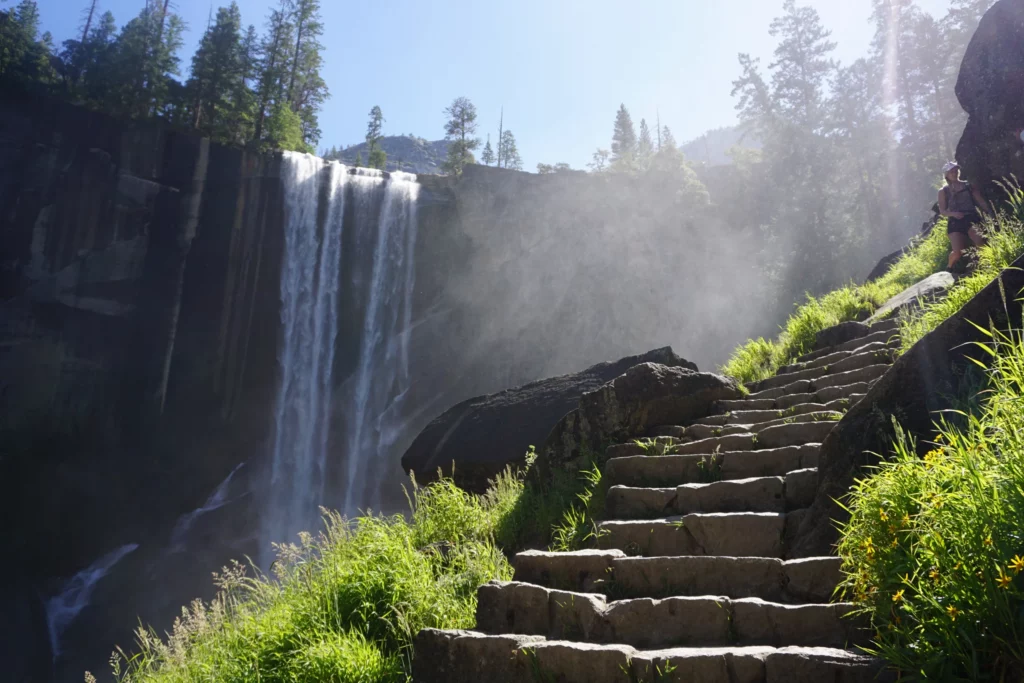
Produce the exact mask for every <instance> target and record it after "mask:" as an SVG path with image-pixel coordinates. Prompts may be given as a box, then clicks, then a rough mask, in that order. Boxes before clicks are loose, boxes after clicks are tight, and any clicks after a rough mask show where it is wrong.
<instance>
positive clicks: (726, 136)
mask: <svg viewBox="0 0 1024 683" xmlns="http://www.w3.org/2000/svg"><path fill="white" fill-rule="evenodd" d="M733 147H744V148H746V149H761V141H760V140H758V139H757V138H755V137H754V136H753V135H746V136H744V133H743V131H742V130H740V127H739V126H728V127H726V128H716V129H714V130H709V131H708V132H706V133H704V134H703V135H701V136H700V137H699V138H696V139H693V140H690V141H689V142H687V143H684V144H683V146H682V150H683V154H685V155H686V159H687V161H689V162H691V163H694V164H707V165H708V166H730V165H732V159H730V158H729V155H728V154H727V152H728V151H729V150H730V149H731V148H733Z"/></svg>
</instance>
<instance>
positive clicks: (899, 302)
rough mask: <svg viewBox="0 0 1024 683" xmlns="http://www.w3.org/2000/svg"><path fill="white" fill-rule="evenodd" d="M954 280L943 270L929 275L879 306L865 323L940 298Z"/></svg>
mask: <svg viewBox="0 0 1024 683" xmlns="http://www.w3.org/2000/svg"><path fill="white" fill-rule="evenodd" d="M954 282H955V279H954V278H953V275H952V274H950V273H947V272H945V271H941V272H938V273H934V274H933V275H929V276H928V277H926V278H925V279H923V280H921V281H920V282H918V283H916V284H913V285H911V286H910V287H907V288H906V289H904V290H903V291H902V292H900V293H899V294H897V295H896V296H894V297H892V298H891V299H889V300H888V301H886V302H885V303H884V304H882V305H881V306H879V307H878V310H876V311H875V312H874V314H873V315H872V316H871V317H870V318H868V320H867V323H868V324H869V325H872V324H874V323H877V322H881V321H882V320H884V319H886V318H888V317H889V316H892V315H896V314H897V313H899V312H901V311H907V310H910V309H916V308H920V307H921V306H922V305H924V304H926V303H928V302H931V301H935V300H936V299H941V298H942V297H943V296H944V295H945V293H946V290H948V289H949V288H950V287H952V286H953V283H954Z"/></svg>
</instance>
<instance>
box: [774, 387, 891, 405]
mask: <svg viewBox="0 0 1024 683" xmlns="http://www.w3.org/2000/svg"><path fill="white" fill-rule="evenodd" d="M872 383H873V382H857V383H855V384H848V385H845V386H834V387H825V388H823V389H818V390H817V391H815V392H814V393H809V394H790V395H789V396H782V397H780V398H778V399H777V400H776V401H775V408H776V409H779V410H789V409H790V408H793V407H795V406H799V405H805V404H807V403H831V402H832V401H838V400H839V399H841V398H849V397H850V396H852V395H855V394H866V393H867V391H868V389H869V388H871V384H872Z"/></svg>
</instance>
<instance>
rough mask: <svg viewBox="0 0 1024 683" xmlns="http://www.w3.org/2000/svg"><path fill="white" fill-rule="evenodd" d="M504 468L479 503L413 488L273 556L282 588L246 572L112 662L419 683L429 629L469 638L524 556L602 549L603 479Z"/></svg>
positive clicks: (436, 487) (440, 485) (219, 677)
mask: <svg viewBox="0 0 1024 683" xmlns="http://www.w3.org/2000/svg"><path fill="white" fill-rule="evenodd" d="M534 459H535V455H534V453H533V449H532V448H531V450H530V453H528V455H527V467H526V469H524V470H521V471H514V470H513V469H511V468H508V469H506V470H505V471H504V472H503V473H502V474H501V475H499V476H498V477H496V478H495V479H494V480H493V481H492V482H491V485H490V487H489V489H488V490H487V492H486V493H484V494H483V495H473V494H470V493H467V492H465V491H463V490H461V489H460V488H459V487H458V486H456V485H455V483H454V482H453V481H452V480H451V479H448V478H442V479H440V480H439V481H436V482H434V483H431V484H430V485H428V486H424V487H418V486H416V485H415V483H414V484H413V488H412V490H411V492H410V495H409V503H410V510H409V513H408V514H407V515H405V516H403V515H394V516H390V517H385V516H364V517H359V518H355V519H344V518H342V517H340V516H339V515H337V514H336V513H329V512H326V511H325V516H324V526H325V528H324V531H323V532H321V533H320V534H319V535H318V536H316V537H313V536H311V535H309V534H305V535H303V536H301V541H300V543H299V544H298V545H287V546H283V547H280V548H279V549H278V551H279V552H278V561H277V562H276V563H275V575H274V576H262V575H253V571H252V570H251V568H247V567H245V566H243V565H241V564H235V565H234V566H233V567H231V568H228V569H226V570H224V571H223V572H222V573H221V575H220V576H218V577H217V578H216V582H217V585H218V587H219V589H220V590H219V594H218V596H217V597H216V598H215V599H214V600H213V601H212V602H211V603H208V604H204V603H202V602H201V601H196V602H194V603H193V604H192V605H190V606H189V607H188V608H187V609H185V610H183V612H182V616H181V618H180V619H178V620H177V622H176V623H175V624H174V627H173V629H172V632H171V633H170V634H169V635H168V636H167V637H166V638H160V637H158V636H157V634H155V633H153V632H152V631H149V630H145V629H140V630H139V631H138V633H137V639H138V642H137V644H136V647H135V648H134V652H133V653H132V654H128V653H125V652H120V653H119V655H118V656H117V657H116V658H115V659H114V660H113V662H114V674H115V679H116V680H117V681H119V682H120V683H186V682H189V683H199V682H203V683H242V682H243V681H246V682H248V681H262V682H265V683H297V682H299V681H303V682H308V683H398V682H407V681H409V680H410V676H411V666H412V638H413V636H414V635H415V634H416V633H417V632H418V631H419V630H420V629H422V628H427V627H433V628H450V629H456V628H472V627H473V626H474V625H475V621H476V591H477V588H478V587H479V586H480V585H481V584H483V583H486V582H487V581H489V580H492V579H501V580H508V579H510V578H511V576H512V569H511V566H510V564H509V562H508V559H507V558H508V556H509V555H511V554H512V553H514V552H516V551H518V550H521V549H524V548H527V547H545V546H548V547H550V548H551V549H561V550H568V549H575V548H578V547H582V546H583V545H584V544H587V543H590V542H592V541H594V540H596V535H597V528H596V519H597V518H598V515H599V514H600V511H602V510H603V507H604V503H603V501H604V488H603V487H602V486H601V474H600V470H598V469H597V467H596V466H595V467H593V468H592V469H590V470H587V471H585V472H583V473H581V476H578V477H572V476H569V475H563V476H561V477H557V478H556V479H555V481H554V483H552V484H549V485H547V486H545V487H544V488H543V489H542V488H541V487H540V485H539V484H538V483H536V482H534V481H533V480H532V479H531V478H529V477H528V476H527V473H528V471H529V469H530V467H531V465H532V464H533V461H534Z"/></svg>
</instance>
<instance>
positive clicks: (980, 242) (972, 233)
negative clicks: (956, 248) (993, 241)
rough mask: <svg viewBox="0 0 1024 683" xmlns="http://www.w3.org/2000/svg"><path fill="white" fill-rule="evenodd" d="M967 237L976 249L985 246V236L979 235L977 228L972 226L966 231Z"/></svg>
mask: <svg viewBox="0 0 1024 683" xmlns="http://www.w3.org/2000/svg"><path fill="white" fill-rule="evenodd" d="M967 236H968V237H970V238H971V241H972V242H974V246H976V247H983V246H985V242H987V241H988V240H986V239H985V236H984V235H982V234H981V231H980V230H978V226H976V225H972V226H971V227H970V229H969V230H968V231H967Z"/></svg>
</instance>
